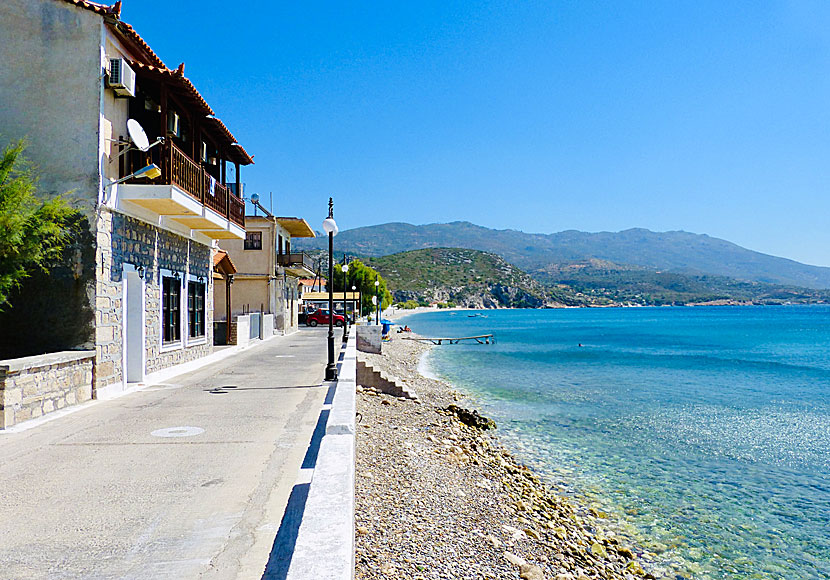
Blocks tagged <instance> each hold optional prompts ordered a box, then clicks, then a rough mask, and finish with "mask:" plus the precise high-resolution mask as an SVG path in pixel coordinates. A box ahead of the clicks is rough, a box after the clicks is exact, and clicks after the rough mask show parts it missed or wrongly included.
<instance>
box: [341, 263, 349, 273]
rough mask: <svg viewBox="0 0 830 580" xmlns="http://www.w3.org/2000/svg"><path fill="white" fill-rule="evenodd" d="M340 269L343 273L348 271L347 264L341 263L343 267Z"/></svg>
mask: <svg viewBox="0 0 830 580" xmlns="http://www.w3.org/2000/svg"><path fill="white" fill-rule="evenodd" d="M342 270H343V273H344V274H345V273H346V272H348V271H349V265H348V264H343V268H342Z"/></svg>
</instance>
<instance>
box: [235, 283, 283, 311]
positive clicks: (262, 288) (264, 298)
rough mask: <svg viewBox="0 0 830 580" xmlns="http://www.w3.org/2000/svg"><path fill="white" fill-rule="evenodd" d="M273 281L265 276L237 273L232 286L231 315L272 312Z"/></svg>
mask: <svg viewBox="0 0 830 580" xmlns="http://www.w3.org/2000/svg"><path fill="white" fill-rule="evenodd" d="M273 285H274V283H273V281H270V280H269V279H268V278H267V277H265V276H251V277H246V276H245V275H243V274H235V275H234V277H233V287H231V299H232V300H233V304H232V305H231V316H238V315H240V314H243V313H246V312H259V309H260V308H263V310H264V312H271V311H272V309H271V307H270V305H271V304H272V303H273V301H274V300H273V295H272V292H273Z"/></svg>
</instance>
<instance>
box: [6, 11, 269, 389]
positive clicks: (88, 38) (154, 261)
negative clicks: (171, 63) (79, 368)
mask: <svg viewBox="0 0 830 580" xmlns="http://www.w3.org/2000/svg"><path fill="white" fill-rule="evenodd" d="M120 5H121V2H116V3H115V4H114V5H113V6H111V7H110V6H104V5H101V4H96V3H92V2H85V1H82V0H2V2H0V63H2V64H0V146H5V145H6V144H7V143H8V142H11V141H13V140H17V139H20V138H24V137H25V138H26V139H27V140H28V143H29V146H28V149H27V151H26V155H27V157H28V158H29V159H31V160H32V161H34V162H35V163H36V164H37V165H38V166H39V170H40V174H41V176H42V179H41V189H42V190H43V191H45V192H46V193H47V194H48V195H57V194H61V193H64V192H66V191H69V190H72V193H71V194H70V195H69V200H70V201H71V204H72V205H73V206H74V207H75V208H77V209H78V210H79V211H80V212H81V214H82V215H83V217H84V219H85V220H86V223H85V228H86V231H88V233H89V235H88V236H86V239H82V240H80V241H79V242H78V243H77V244H76V246H75V248H74V250H73V251H74V256H72V257H71V259H72V260H73V263H72V265H71V267H68V268H66V269H65V271H64V272H63V274H61V273H60V272H58V273H56V274H55V276H54V279H53V280H51V281H50V282H49V284H43V285H41V286H43V287H44V288H30V289H27V294H26V295H23V296H19V297H18V301H19V303H21V304H22V303H24V302H26V300H27V299H35V298H37V295H38V293H39V292H52V294H51V295H50V296H51V298H49V303H50V304H52V305H53V308H52V309H51V312H42V311H43V310H49V309H44V308H32V309H30V313H31V316H34V317H35V318H37V317H38V316H41V317H46V316H51V319H49V321H46V319H45V318H44V321H41V322H38V321H37V320H34V321H32V320H31V319H30V320H29V322H28V323H25V322H24V321H22V320H21V319H19V318H17V319H16V318H15V315H14V314H9V315H8V316H6V313H4V314H3V315H0V326H2V327H3V329H4V331H5V332H6V333H17V334H18V336H20V337H22V338H20V340H26V341H28V342H27V343H26V344H29V345H31V346H30V347H29V348H31V349H34V348H38V346H37V345H38V344H40V345H43V346H42V348H46V349H52V350H65V349H81V348H86V349H94V350H95V353H96V354H95V361H94V373H93V375H94V385H93V389H94V393H98V394H100V393H102V392H104V391H107V390H109V391H112V390H119V389H122V388H124V386H125V385H126V383H127V382H139V381H142V380H143V379H144V377H145V375H146V374H148V373H152V372H154V371H157V370H160V369H163V368H165V367H170V366H172V365H176V364H179V363H183V362H186V361H190V360H193V359H196V358H199V357H202V356H205V355H207V354H209V353H210V352H212V349H213V337H212V332H213V329H212V322H213V310H214V309H213V305H212V302H213V277H212V266H213V263H212V256H211V252H212V248H213V247H214V246H215V243H216V241H217V240H239V241H240V243H241V241H242V240H243V239H244V238H245V216H244V214H245V204H244V201H243V200H242V199H240V197H239V196H238V195H237V192H239V191H240V187H239V183H240V167H241V166H243V165H249V164H251V163H253V160H252V158H251V157H250V156H249V155H248V153H247V152H246V151H245V149H244V148H243V147H242V146H241V145H240V144H239V143H237V142H236V139H235V138H234V136H233V135H232V134H231V132H230V131H229V130H228V129H227V127H226V126H225V125H224V124H223V123H222V121H220V120H219V119H218V118H217V117H216V115H215V113H214V111H213V109H211V107H210V106H209V105H208V104H207V103H206V102H205V100H204V99H203V98H202V96H201V95H200V94H199V92H198V91H197V90H196V88H195V87H194V86H193V84H192V83H191V82H190V81H189V80H188V79H187V77H185V76H184V66H183V65H180V66H179V67H177V68H173V69H170V68H168V67H167V66H166V65H165V64H164V63H163V62H162V61H161V59H159V57H158V56H157V55H156V54H155V53H154V52H153V51H152V49H151V48H150V47H149V46H148V45H147V43H146V42H144V40H143V39H142V38H141V37H140V36H139V35H138V33H137V32H136V31H135V30H134V29H133V28H132V27H131V26H130V25H129V24H127V23H125V22H123V21H122V20H121V19H120ZM170 33H171V34H175V31H174V30H172V29H171V32H170ZM206 58H208V57H207V56H206ZM128 120H132V122H130V123H129V124H128ZM130 126H132V128H130ZM139 128H141V129H143V133H144V134H145V135H146V142H142V141H143V138H142V136H141V133H142V131H141V130H139ZM154 143H155V145H152V144H154ZM147 145H152V146H151V147H150V148H149V149H147V147H146V146H147ZM142 149H146V151H145V150H142ZM150 164H154V165H155V166H157V167H158V169H159V171H160V174H159V175H158V176H156V177H155V178H154V179H150V178H148V177H146V176H145V177H140V176H133V177H130V176H131V175H133V174H134V172H136V171H137V170H139V169H141V168H144V167H146V166H148V165H150ZM152 173H153V172H150V173H149V174H148V175H149V176H150V177H152ZM122 180H123V181H122ZM118 181H121V182H120V183H116V182H118ZM46 286H48V289H47V288H45V287H46ZM62 297H65V300H64V299H63V298H62ZM42 301H43V300H42V299H41V302H42ZM15 307H16V308H17V311H18V312H22V311H25V307H24V306H20V307H19V308H18V307H17V306H15ZM11 310H14V308H13V309H11ZM3 316H6V317H5V318H2V317H3ZM56 336H57V337H59V340H57V339H56V338H55V337H56ZM23 337H25V338H23ZM32 354H39V353H32ZM0 358H6V357H5V356H3V353H0Z"/></svg>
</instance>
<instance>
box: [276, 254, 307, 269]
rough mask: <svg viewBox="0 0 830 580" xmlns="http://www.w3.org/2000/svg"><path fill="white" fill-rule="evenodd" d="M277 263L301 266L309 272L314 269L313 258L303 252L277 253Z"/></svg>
mask: <svg viewBox="0 0 830 580" xmlns="http://www.w3.org/2000/svg"><path fill="white" fill-rule="evenodd" d="M277 264H279V265H280V266H283V267H291V266H293V267H295V268H297V267H303V268H305V269H306V270H308V271H310V272H313V271H314V260H312V259H311V256H308V255H306V254H304V253H303V252H295V253H293V254H277Z"/></svg>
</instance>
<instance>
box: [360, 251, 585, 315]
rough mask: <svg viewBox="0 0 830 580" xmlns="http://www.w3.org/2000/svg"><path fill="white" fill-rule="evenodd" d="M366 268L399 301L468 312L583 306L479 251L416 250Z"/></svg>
mask: <svg viewBox="0 0 830 580" xmlns="http://www.w3.org/2000/svg"><path fill="white" fill-rule="evenodd" d="M366 263H367V264H368V265H369V266H371V267H372V268H375V269H376V270H378V272H380V273H381V275H382V276H383V277H384V278H385V279H386V282H387V284H388V286H389V289H390V290H391V291H392V293H393V295H394V296H395V300H397V301H405V300H410V299H412V300H417V301H421V300H424V301H427V302H452V303H455V304H457V305H459V306H466V307H469V308H495V307H512V308H527V307H531V308H538V307H541V306H553V305H579V304H583V301H581V300H579V299H577V298H575V297H574V296H573V292H571V291H570V290H560V291H558V292H553V293H551V292H549V291H547V290H546V289H545V288H543V287H542V285H541V284H539V282H537V281H536V280H534V279H533V278H531V277H530V276H528V275H527V274H526V273H525V272H522V271H521V270H519V269H518V268H516V267H515V266H512V265H511V264H508V263H507V262H505V261H504V259H502V258H501V257H499V256H496V255H495V254H488V253H486V252H479V251H476V250H467V249H459V248H431V249H426V250H414V251H411V252H403V253H399V254H393V255H389V256H383V257H380V258H369V259H367V260H366Z"/></svg>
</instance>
